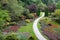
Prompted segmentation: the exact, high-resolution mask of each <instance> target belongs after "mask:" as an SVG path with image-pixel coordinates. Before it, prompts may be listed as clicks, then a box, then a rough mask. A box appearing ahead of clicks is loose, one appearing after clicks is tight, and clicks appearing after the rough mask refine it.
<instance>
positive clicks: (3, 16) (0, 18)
mask: <svg viewBox="0 0 60 40" xmlns="http://www.w3.org/2000/svg"><path fill="white" fill-rule="evenodd" d="M10 20H11V18H10V16H9V13H8V11H7V10H0V29H2V28H3V27H2V26H3V25H4V24H5V23H6V22H7V21H10Z"/></svg>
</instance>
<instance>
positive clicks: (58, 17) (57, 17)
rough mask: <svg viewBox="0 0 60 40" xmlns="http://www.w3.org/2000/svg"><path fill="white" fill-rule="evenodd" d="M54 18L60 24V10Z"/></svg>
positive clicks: (56, 11)
mask: <svg viewBox="0 0 60 40" xmlns="http://www.w3.org/2000/svg"><path fill="white" fill-rule="evenodd" d="M54 16H55V18H56V21H57V22H58V23H60V9H57V10H55V14H54Z"/></svg>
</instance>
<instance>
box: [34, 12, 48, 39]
mask: <svg viewBox="0 0 60 40" xmlns="http://www.w3.org/2000/svg"><path fill="white" fill-rule="evenodd" d="M44 15H45V13H42V16H41V17H39V18H37V19H36V20H35V21H34V23H33V30H34V33H35V35H36V37H37V38H38V39H39V40H47V39H46V38H44V36H43V35H42V34H41V33H40V32H39V30H38V27H37V24H38V22H39V20H40V19H42V18H43V17H44Z"/></svg>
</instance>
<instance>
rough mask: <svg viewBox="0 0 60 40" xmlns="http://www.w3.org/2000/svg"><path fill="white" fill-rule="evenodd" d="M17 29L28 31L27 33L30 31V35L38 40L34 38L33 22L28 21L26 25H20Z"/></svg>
mask: <svg viewBox="0 0 60 40" xmlns="http://www.w3.org/2000/svg"><path fill="white" fill-rule="evenodd" d="M18 31H19V32H28V33H30V35H31V36H32V37H34V40H38V39H37V38H36V36H35V34H34V32H33V22H31V23H28V24H27V26H23V27H21V28H20V29H19V30H18Z"/></svg>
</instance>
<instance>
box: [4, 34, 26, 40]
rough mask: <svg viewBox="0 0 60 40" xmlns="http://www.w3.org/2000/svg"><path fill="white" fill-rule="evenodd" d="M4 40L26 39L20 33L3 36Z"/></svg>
mask: <svg viewBox="0 0 60 40" xmlns="http://www.w3.org/2000/svg"><path fill="white" fill-rule="evenodd" d="M4 40H27V37H26V36H25V35H23V34H21V33H9V34H7V35H5V38H4Z"/></svg>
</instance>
